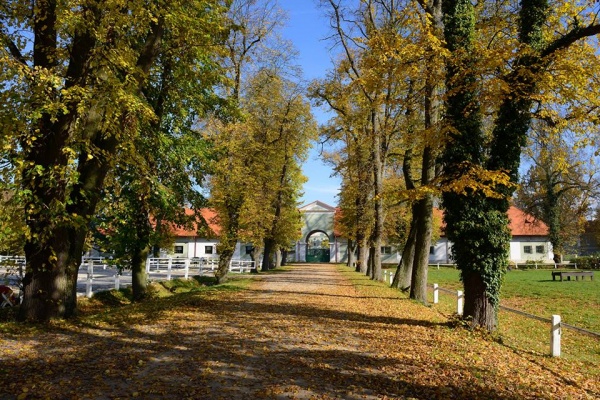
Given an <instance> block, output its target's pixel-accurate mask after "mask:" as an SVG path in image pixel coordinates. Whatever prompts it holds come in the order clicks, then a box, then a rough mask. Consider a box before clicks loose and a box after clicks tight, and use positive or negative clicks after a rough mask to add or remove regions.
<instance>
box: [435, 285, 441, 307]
mask: <svg viewBox="0 0 600 400" xmlns="http://www.w3.org/2000/svg"><path fill="white" fill-rule="evenodd" d="M439 300H440V287H439V286H438V284H437V283H434V284H433V304H437V303H438V302H439Z"/></svg>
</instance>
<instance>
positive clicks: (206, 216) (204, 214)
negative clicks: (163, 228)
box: [173, 208, 221, 237]
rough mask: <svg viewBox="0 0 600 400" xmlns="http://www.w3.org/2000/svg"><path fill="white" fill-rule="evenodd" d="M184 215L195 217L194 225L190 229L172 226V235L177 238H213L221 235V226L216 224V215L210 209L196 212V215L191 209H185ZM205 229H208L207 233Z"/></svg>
mask: <svg viewBox="0 0 600 400" xmlns="http://www.w3.org/2000/svg"><path fill="white" fill-rule="evenodd" d="M185 213H186V215H190V216H194V215H195V216H196V223H195V224H194V225H193V227H192V228H191V229H187V228H186V227H183V226H179V225H174V226H173V235H175V236H177V237H183V236H189V237H193V236H202V237H215V236H219V235H220V234H221V226H220V225H219V223H218V217H217V213H216V212H215V210H213V209H212V208H202V209H200V210H198V213H197V212H196V211H194V210H192V209H189V208H186V209H185ZM204 221H206V222H204ZM206 228H208V231H207V229H206Z"/></svg>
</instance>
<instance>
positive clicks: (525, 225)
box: [433, 206, 549, 236]
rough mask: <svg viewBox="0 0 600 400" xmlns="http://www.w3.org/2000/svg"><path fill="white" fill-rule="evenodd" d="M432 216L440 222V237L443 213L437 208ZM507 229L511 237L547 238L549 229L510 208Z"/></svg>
mask: <svg viewBox="0 0 600 400" xmlns="http://www.w3.org/2000/svg"><path fill="white" fill-rule="evenodd" d="M433 212H434V214H435V215H437V216H438V217H439V218H440V220H441V221H442V225H441V226H440V229H441V230H442V235H443V234H444V231H445V229H446V224H445V222H444V212H443V211H442V210H440V209H438V208H435V209H434V210H433ZM507 214H508V219H509V224H508V226H509V228H510V231H511V233H512V235H513V236H547V235H548V232H549V229H548V225H546V224H545V223H544V222H543V221H540V220H539V219H535V218H534V217H533V216H532V215H530V214H527V213H526V212H525V211H523V210H521V209H519V208H517V207H515V206H510V208H509V209H508V213H507Z"/></svg>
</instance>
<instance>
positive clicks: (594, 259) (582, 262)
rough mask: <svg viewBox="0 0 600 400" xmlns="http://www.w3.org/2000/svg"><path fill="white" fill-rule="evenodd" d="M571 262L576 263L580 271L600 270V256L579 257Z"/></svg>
mask: <svg viewBox="0 0 600 400" xmlns="http://www.w3.org/2000/svg"><path fill="white" fill-rule="evenodd" d="M571 262H573V263H576V264H577V268H579V269H600V255H592V256H585V257H578V258H575V259H573V260H572V261H571Z"/></svg>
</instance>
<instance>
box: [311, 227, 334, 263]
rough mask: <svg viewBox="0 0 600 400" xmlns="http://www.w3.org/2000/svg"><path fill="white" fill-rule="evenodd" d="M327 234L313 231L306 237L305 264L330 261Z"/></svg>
mask: <svg viewBox="0 0 600 400" xmlns="http://www.w3.org/2000/svg"><path fill="white" fill-rule="evenodd" d="M329 244H330V240H329V236H328V235H327V233H325V232H323V231H320V230H315V231H312V232H310V233H309V234H308V236H306V262H323V263H328V262H329V261H330V259H331V256H330V249H329Z"/></svg>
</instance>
